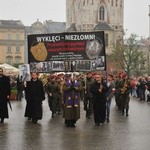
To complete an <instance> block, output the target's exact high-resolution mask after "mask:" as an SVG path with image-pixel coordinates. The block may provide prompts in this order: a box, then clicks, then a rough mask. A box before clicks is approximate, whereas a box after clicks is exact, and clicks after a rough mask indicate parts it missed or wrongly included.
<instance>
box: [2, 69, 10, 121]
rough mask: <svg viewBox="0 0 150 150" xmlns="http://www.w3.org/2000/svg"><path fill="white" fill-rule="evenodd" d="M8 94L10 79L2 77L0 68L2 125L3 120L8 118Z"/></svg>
mask: <svg viewBox="0 0 150 150" xmlns="http://www.w3.org/2000/svg"><path fill="white" fill-rule="evenodd" d="M10 93H11V87H10V79H9V77H6V76H5V75H3V69H2V68H0V118H1V122H2V123H4V119H5V118H9V116H8V107H7V102H8V99H9V97H10Z"/></svg>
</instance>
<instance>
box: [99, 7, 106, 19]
mask: <svg viewBox="0 0 150 150" xmlns="http://www.w3.org/2000/svg"><path fill="white" fill-rule="evenodd" d="M99 20H105V10H104V6H101V7H100V10H99Z"/></svg>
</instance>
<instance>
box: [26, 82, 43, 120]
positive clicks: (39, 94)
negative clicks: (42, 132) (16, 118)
mask: <svg viewBox="0 0 150 150" xmlns="http://www.w3.org/2000/svg"><path fill="white" fill-rule="evenodd" d="M25 98H26V101H27V105H26V110H25V117H30V118H34V119H42V114H43V112H42V101H43V100H44V99H45V93H44V88H43V84H42V81H40V80H37V81H33V80H31V81H28V82H27V85H26V88H25Z"/></svg>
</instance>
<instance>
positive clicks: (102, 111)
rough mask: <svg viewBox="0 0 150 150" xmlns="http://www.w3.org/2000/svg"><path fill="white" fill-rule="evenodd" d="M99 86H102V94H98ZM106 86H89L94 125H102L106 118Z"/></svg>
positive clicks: (97, 84)
mask: <svg viewBox="0 0 150 150" xmlns="http://www.w3.org/2000/svg"><path fill="white" fill-rule="evenodd" d="M100 85H102V86H103V88H102V92H99V89H100ZM107 90H108V88H107V84H106V83H104V82H102V83H97V82H95V83H94V84H93V85H92V86H91V92H92V94H93V110H94V121H95V123H103V122H104V121H105V117H106V92H107Z"/></svg>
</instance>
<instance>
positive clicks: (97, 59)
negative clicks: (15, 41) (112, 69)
mask: <svg viewBox="0 0 150 150" xmlns="http://www.w3.org/2000/svg"><path fill="white" fill-rule="evenodd" d="M105 59H106V58H105V42H104V32H103V31H99V32H69V33H58V34H36V35H28V62H29V64H30V69H31V72H32V71H38V72H49V71H91V70H105V68H106V63H105V62H106V61H105Z"/></svg>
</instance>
